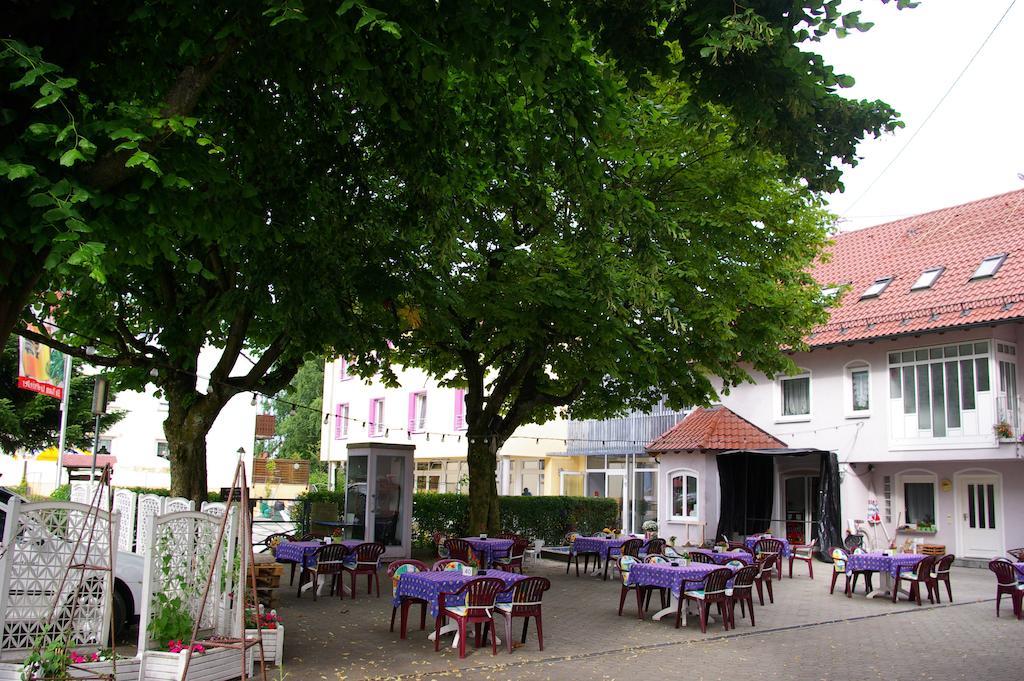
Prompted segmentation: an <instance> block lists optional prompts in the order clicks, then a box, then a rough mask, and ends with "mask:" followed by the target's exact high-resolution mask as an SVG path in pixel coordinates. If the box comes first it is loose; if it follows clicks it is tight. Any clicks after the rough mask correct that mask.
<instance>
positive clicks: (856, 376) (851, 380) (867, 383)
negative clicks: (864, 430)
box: [844, 361, 871, 418]
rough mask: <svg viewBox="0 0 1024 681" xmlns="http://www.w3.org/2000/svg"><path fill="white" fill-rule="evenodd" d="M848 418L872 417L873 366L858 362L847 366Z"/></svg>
mask: <svg viewBox="0 0 1024 681" xmlns="http://www.w3.org/2000/svg"><path fill="white" fill-rule="evenodd" d="M845 392H846V399H845V402H844V406H845V407H846V418H864V417H866V416H870V415H871V365H869V364H868V363H867V362H863V361H856V362H850V363H849V364H847V365H846V391H845Z"/></svg>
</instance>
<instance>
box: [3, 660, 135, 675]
mask: <svg viewBox="0 0 1024 681" xmlns="http://www.w3.org/2000/svg"><path fill="white" fill-rule="evenodd" d="M141 667H142V660H140V659H139V658H137V657H129V658H125V659H122V660H118V661H117V676H115V677H114V678H116V679H117V681H139V679H140V678H141V676H140V670H141ZM113 671H114V663H113V662H111V661H109V660H108V661H104V662H82V663H80V664H76V665H74V667H71V668H69V669H68V672H69V673H70V674H71V678H73V679H88V678H95V677H96V676H97V675H99V674H111V673H113ZM0 681H21V664H20V663H13V662H4V663H0Z"/></svg>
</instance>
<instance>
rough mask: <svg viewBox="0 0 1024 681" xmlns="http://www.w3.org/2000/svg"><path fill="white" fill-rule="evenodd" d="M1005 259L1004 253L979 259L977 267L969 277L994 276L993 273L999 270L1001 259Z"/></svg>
mask: <svg viewBox="0 0 1024 681" xmlns="http://www.w3.org/2000/svg"><path fill="white" fill-rule="evenodd" d="M1004 260H1006V254H1005V253H1000V254H999V255H990V256H989V257H987V258H985V259H984V260H982V261H981V264H980V265H978V269H976V270H975V271H974V274H972V275H971V279H984V278H986V277H991V276H995V273H996V272H998V271H999V268H1000V267H1001V266H1002V264H1003V261H1004Z"/></svg>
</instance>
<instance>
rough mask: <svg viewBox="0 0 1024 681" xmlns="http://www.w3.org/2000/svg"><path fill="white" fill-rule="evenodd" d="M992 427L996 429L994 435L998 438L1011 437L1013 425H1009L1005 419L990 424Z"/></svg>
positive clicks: (1005, 438) (1008, 438)
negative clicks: (992, 424)
mask: <svg viewBox="0 0 1024 681" xmlns="http://www.w3.org/2000/svg"><path fill="white" fill-rule="evenodd" d="M992 429H993V430H995V431H996V437H997V438H999V439H1000V440H1012V439H1013V426H1011V425H1010V424H1009V423H1008V422H1007V421H1000V422H999V423H997V424H996V425H994V426H992Z"/></svg>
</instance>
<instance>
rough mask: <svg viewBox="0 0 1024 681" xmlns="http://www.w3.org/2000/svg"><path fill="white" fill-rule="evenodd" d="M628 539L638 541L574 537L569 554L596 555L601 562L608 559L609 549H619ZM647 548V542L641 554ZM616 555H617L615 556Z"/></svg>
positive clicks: (621, 538) (625, 538) (626, 538)
mask: <svg viewBox="0 0 1024 681" xmlns="http://www.w3.org/2000/svg"><path fill="white" fill-rule="evenodd" d="M630 539H639V537H619V538H618V539H605V538H603V537H576V539H574V540H573V542H572V549H571V551H570V552H571V553H596V554H598V555H600V556H601V558H602V559H603V560H607V559H608V552H609V551H610V550H611V549H621V548H622V545H623V544H625V543H626V542H627V541H629V540H630ZM646 547H647V542H644V543H643V546H641V547H640V552H641V553H642V552H643V551H644V549H645V548H646ZM616 555H618V554H616Z"/></svg>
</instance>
